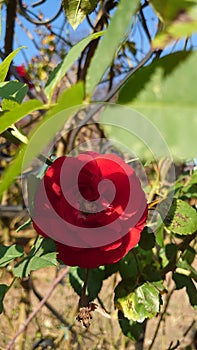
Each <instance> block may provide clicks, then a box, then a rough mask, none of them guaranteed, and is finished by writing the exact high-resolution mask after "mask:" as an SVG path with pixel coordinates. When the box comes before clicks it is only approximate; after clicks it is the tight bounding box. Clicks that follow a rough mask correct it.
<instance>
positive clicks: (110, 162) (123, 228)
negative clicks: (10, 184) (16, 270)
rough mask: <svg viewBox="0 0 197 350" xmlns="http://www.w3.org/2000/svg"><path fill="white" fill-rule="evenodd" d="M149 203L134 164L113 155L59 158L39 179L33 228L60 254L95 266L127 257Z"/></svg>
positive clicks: (70, 261) (70, 260)
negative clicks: (47, 238) (53, 241)
mask: <svg viewBox="0 0 197 350" xmlns="http://www.w3.org/2000/svg"><path fill="white" fill-rule="evenodd" d="M147 213H148V210H147V202H146V198H145V194H144V192H143V190H142V188H141V184H140V181H139V179H138V177H137V176H136V174H135V171H134V170H133V168H131V167H130V166H129V165H128V164H126V163H125V162H124V161H123V160H122V159H121V158H120V157H118V156H116V155H114V154H105V155H103V154H98V153H93V152H87V153H84V154H80V155H79V156H78V157H76V158H73V157H60V158H58V159H56V160H55V161H54V163H53V164H52V165H51V166H50V167H49V168H48V169H47V171H46V173H45V175H44V177H43V179H42V180H41V182H40V183H39V185H38V187H37V190H36V193H35V198H34V209H33V213H32V219H33V226H34V228H35V230H36V231H37V232H38V233H39V234H41V235H42V236H44V237H51V238H53V239H54V240H55V243H56V246H57V251H58V258H59V259H60V260H62V261H63V262H64V263H65V264H67V265H70V266H80V267H85V268H94V267H98V266H100V265H105V264H112V263H115V262H117V261H119V260H120V259H121V258H123V257H124V256H125V255H126V254H127V253H128V251H129V250H130V249H132V248H133V247H134V246H135V245H136V244H137V243H138V242H139V239H140V233H141V231H142V229H143V228H144V225H145V223H146V219H147Z"/></svg>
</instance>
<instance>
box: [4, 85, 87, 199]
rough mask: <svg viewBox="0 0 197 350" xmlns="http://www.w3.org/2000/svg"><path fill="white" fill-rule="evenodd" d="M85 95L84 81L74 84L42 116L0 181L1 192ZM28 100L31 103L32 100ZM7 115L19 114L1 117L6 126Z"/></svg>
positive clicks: (35, 154) (12, 112)
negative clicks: (27, 141)
mask: <svg viewBox="0 0 197 350" xmlns="http://www.w3.org/2000/svg"><path fill="white" fill-rule="evenodd" d="M83 96H84V91H83V84H82V83H79V84H77V85H74V86H73V87H72V88H70V89H67V90H66V91H65V92H64V93H63V94H62V95H61V98H60V99H59V101H58V104H57V105H55V106H54V107H51V108H50V110H49V111H48V113H46V115H45V116H44V117H43V118H42V120H41V121H40V123H38V125H37V127H36V128H35V129H34V130H33V132H32V133H31V134H30V137H29V143H28V144H27V145H22V146H21V147H20V150H19V152H18V154H17V156H16V157H15V159H14V160H13V162H12V163H11V164H10V165H9V166H8V168H7V170H6V171H5V173H4V174H3V176H2V179H1V182H0V194H1V193H3V191H4V190H6V189H7V188H8V187H9V185H10V184H11V183H12V182H13V180H14V179H15V178H16V177H17V176H18V175H19V174H20V173H21V172H22V171H23V170H24V169H25V168H26V167H27V166H28V164H30V163H31V161H32V160H33V159H34V158H35V157H36V156H37V155H38V154H39V153H40V152H41V151H42V150H43V148H44V147H45V146H46V145H47V144H48V143H49V142H50V141H51V140H52V139H53V137H54V136H55V134H56V132H58V131H59V130H61V129H62V127H63V126H64V124H65V122H66V121H67V120H68V118H69V117H70V116H71V115H73V113H74V112H76V111H77V110H78V109H79V108H80V105H81V103H82V102H83ZM36 101H37V100H36ZM28 102H29V103H30V102H32V101H28ZM28 102H26V103H28ZM24 105H25V104H23V105H22V106H24ZM72 107H73V108H72ZM38 108H39V107H38ZM26 109H27V108H26ZM35 109H36V108H35ZM22 112H23V113H24V110H23V109H22V111H21V114H23V113H22ZM5 115H8V116H9V118H10V119H11V118H13V119H14V118H15V119H16V118H17V116H15V114H14V111H10V112H7V113H5V114H4V115H3V116H2V117H1V118H4V128H5V127H6V126H7V120H6V118H5ZM19 119H20V118H19ZM1 127H2V124H0V129H1ZM4 128H3V130H4ZM38 140H39V142H38Z"/></svg>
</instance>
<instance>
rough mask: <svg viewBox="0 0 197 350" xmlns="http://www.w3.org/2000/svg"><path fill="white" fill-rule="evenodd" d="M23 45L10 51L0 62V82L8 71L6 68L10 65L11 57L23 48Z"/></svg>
mask: <svg viewBox="0 0 197 350" xmlns="http://www.w3.org/2000/svg"><path fill="white" fill-rule="evenodd" d="M23 48H24V46H22V47H19V48H18V49H16V50H14V51H13V52H11V53H10V54H9V55H8V56H7V57H6V58H5V59H4V61H3V62H2V63H1V64H0V82H2V81H4V80H5V78H6V75H7V73H8V69H9V67H10V64H11V62H12V60H13V58H14V57H15V56H16V54H17V53H18V52H19V51H20V50H21V49H23Z"/></svg>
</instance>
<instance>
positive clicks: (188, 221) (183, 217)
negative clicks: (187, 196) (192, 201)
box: [158, 199, 197, 235]
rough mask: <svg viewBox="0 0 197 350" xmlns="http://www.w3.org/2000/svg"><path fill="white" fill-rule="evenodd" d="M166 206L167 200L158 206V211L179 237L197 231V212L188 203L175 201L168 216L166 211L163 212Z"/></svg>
mask: <svg viewBox="0 0 197 350" xmlns="http://www.w3.org/2000/svg"><path fill="white" fill-rule="evenodd" d="M165 205H166V200H165V201H163V202H162V203H161V204H160V205H159V206H158V211H159V212H160V213H161V216H163V220H164V224H165V226H166V227H167V228H168V229H169V230H170V231H172V232H173V233H177V234H179V235H190V234H192V233H193V232H195V231H196V230H197V212H196V210H195V209H194V208H192V207H191V206H190V205H189V204H188V203H186V202H184V201H182V200H181V199H174V200H173V203H172V205H171V207H170V208H169V211H168V213H167V215H166V216H165V209H164V210H163V208H164V207H165ZM163 214H164V215H163Z"/></svg>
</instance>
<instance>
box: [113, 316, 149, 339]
mask: <svg viewBox="0 0 197 350" xmlns="http://www.w3.org/2000/svg"><path fill="white" fill-rule="evenodd" d="M118 320H119V325H120V328H121V330H122V333H123V334H124V335H125V336H126V337H128V338H129V339H131V340H133V341H137V340H138V339H139V338H140V336H141V334H142V333H143V330H144V324H143V323H138V322H134V321H132V320H128V318H126V317H124V315H123V313H122V312H121V311H118Z"/></svg>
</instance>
